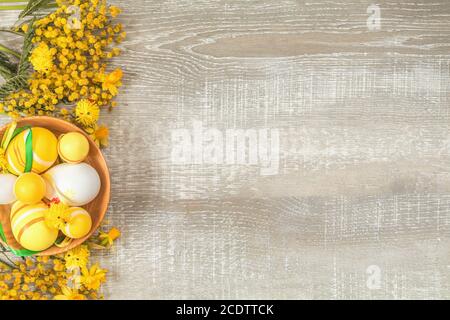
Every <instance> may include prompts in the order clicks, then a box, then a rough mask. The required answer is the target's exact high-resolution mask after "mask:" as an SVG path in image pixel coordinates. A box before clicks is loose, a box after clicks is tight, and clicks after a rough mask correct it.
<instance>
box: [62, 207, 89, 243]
mask: <svg viewBox="0 0 450 320" xmlns="http://www.w3.org/2000/svg"><path fill="white" fill-rule="evenodd" d="M69 212H70V214H69V219H68V222H67V223H66V225H65V227H64V228H63V229H62V230H61V231H62V232H63V233H64V234H65V235H66V236H68V237H69V238H72V239H78V238H82V237H84V236H85V235H87V234H88V233H89V231H91V227H92V219H91V216H90V214H89V213H88V212H87V211H86V210H84V209H83V208H78V207H73V208H70V209H69Z"/></svg>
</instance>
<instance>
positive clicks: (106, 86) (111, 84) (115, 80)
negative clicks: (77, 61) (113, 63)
mask: <svg viewBox="0 0 450 320" xmlns="http://www.w3.org/2000/svg"><path fill="white" fill-rule="evenodd" d="M122 75H123V73H122V70H120V69H116V70H114V71H113V72H111V73H110V74H106V75H102V76H101V81H102V89H103V90H105V91H109V92H110V93H111V94H112V95H113V96H115V95H117V93H118V90H117V88H118V87H120V86H121V85H122V83H121V82H120V80H122Z"/></svg>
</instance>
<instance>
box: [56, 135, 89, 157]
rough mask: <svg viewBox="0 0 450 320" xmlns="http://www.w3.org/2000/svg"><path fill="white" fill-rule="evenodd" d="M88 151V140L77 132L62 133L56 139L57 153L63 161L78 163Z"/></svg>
mask: <svg viewBox="0 0 450 320" xmlns="http://www.w3.org/2000/svg"><path fill="white" fill-rule="evenodd" d="M88 153H89V142H88V140H87V139H86V137H85V136H84V135H82V134H81V133H79V132H69V133H67V134H64V135H62V136H61V137H60V138H59V141H58V154H59V156H60V157H61V159H62V160H63V161H64V162H67V163H80V162H83V160H84V159H86V157H87V155H88Z"/></svg>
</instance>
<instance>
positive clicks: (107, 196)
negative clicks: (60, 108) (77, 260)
mask: <svg viewBox="0 0 450 320" xmlns="http://www.w3.org/2000/svg"><path fill="white" fill-rule="evenodd" d="M14 121H15V122H17V125H18V126H19V125H20V124H21V123H23V122H28V121H31V122H34V121H38V122H39V121H44V122H46V123H47V124H48V123H50V122H53V123H61V124H63V125H64V126H69V127H71V130H72V131H76V132H80V133H81V134H83V135H84V136H85V137H86V138H87V139H88V141H89V145H90V146H94V147H95V148H96V151H97V153H98V154H99V155H100V156H99V158H98V162H100V164H102V166H103V167H104V168H105V169H106V172H105V175H104V178H105V181H103V182H102V186H101V188H102V189H103V190H104V191H103V192H104V200H103V202H104V203H105V205H104V206H105V208H104V210H101V212H99V215H98V222H97V223H96V224H95V225H94V224H93V225H92V228H91V231H89V233H88V234H87V235H86V236H84V237H82V238H79V239H74V240H75V241H72V243H71V244H69V245H68V246H66V247H62V248H59V247H57V246H55V245H52V246H51V247H49V248H47V249H45V250H43V251H41V252H38V253H36V254H35V256H47V255H56V254H60V253H64V252H66V251H68V250H71V249H73V248H75V247H77V246H79V245H82V244H83V243H84V242H85V241H86V240H88V239H89V238H90V237H91V236H92V235H93V234H94V232H96V231H97V230H98V228H99V227H100V225H101V223H102V221H103V220H104V218H105V215H106V213H107V212H108V208H109V204H110V201H111V173H110V170H109V167H108V164H107V162H106V159H105V157H104V155H103V152H102V151H101V149H100V148H99V146H98V145H97V144H96V143H95V142H94V140H93V139H92V138H91V137H90V136H89V135H88V134H87V133H86V132H85V131H84V130H83V129H81V128H80V127H78V126H77V125H76V124H74V123H72V122H69V121H66V120H63V119H60V118H55V117H49V116H31V117H26V118H20V119H14V120H11V121H9V122H7V123H6V124H5V125H3V126H1V127H0V134H3V133H4V131H5V130H6V127H7V126H8V125H9V124H11V123H12V122H14ZM35 126H39V124H35ZM49 130H50V131H52V130H51V129H49ZM72 131H71V132H72ZM58 157H59V155H58ZM0 243H2V244H4V245H6V246H8V244H7V243H5V242H4V241H3V240H2V239H1V238H0ZM8 247H9V246H8ZM48 251H50V252H48Z"/></svg>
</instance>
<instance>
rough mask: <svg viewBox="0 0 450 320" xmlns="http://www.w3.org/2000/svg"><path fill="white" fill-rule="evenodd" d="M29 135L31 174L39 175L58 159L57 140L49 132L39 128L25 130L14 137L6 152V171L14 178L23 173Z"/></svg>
mask: <svg viewBox="0 0 450 320" xmlns="http://www.w3.org/2000/svg"><path fill="white" fill-rule="evenodd" d="M30 134H31V146H32V147H31V149H32V151H33V162H32V167H31V171H32V172H34V173H37V174H40V173H42V172H44V171H46V170H47V169H49V168H50V167H51V166H53V164H54V163H55V161H56V159H57V158H58V148H57V145H58V140H57V139H56V137H55V135H54V134H53V133H52V132H51V131H50V130H47V129H45V128H40V127H33V128H31V129H25V130H24V131H23V132H21V133H19V134H18V135H17V136H16V137H14V139H13V140H12V141H11V143H10V144H9V146H8V149H7V151H6V158H7V160H8V170H9V172H11V173H12V174H15V175H16V176H18V175H20V174H22V173H24V172H25V166H26V160H27V157H26V149H27V148H26V142H27V139H28V136H29V135H30Z"/></svg>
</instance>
